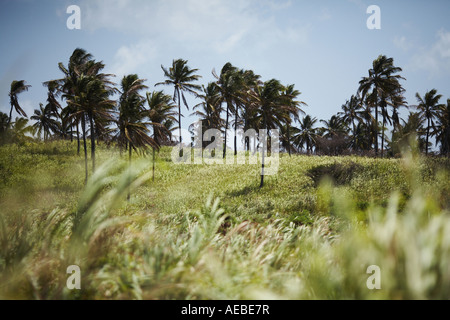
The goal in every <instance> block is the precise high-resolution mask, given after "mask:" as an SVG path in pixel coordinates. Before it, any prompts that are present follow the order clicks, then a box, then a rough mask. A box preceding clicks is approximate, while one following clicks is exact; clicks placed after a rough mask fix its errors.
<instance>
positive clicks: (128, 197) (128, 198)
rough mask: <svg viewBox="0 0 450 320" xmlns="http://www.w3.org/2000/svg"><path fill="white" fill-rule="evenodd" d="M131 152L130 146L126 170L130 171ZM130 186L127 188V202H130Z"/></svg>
mask: <svg viewBox="0 0 450 320" xmlns="http://www.w3.org/2000/svg"><path fill="white" fill-rule="evenodd" d="M131 152H132V148H131V144H130V147H129V148H128V170H129V171H130V170H131ZM130 197H131V195H130V186H128V194H127V201H130Z"/></svg>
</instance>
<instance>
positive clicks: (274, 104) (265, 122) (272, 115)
mask: <svg viewBox="0 0 450 320" xmlns="http://www.w3.org/2000/svg"><path fill="white" fill-rule="evenodd" d="M284 92H285V87H284V86H283V85H282V84H281V83H280V81H278V80H276V79H272V80H269V81H266V82H265V83H264V84H263V85H258V86H256V87H255V90H254V91H252V92H251V99H252V103H253V104H254V106H255V110H256V113H257V118H258V119H259V122H260V123H261V124H262V129H263V130H267V135H268V136H269V137H270V130H271V129H275V128H277V127H278V128H279V127H281V126H282V124H283V123H286V120H287V118H288V117H289V114H288V110H289V108H288V107H286V105H285V103H284V102H285V99H286V96H285V94H284ZM263 139H264V140H265V139H267V137H264V136H263ZM266 146H267V143H266V141H263V147H262V162H261V184H260V186H259V187H260V188H262V187H263V186H264V165H265V163H264V160H265V159H264V157H265V151H266Z"/></svg>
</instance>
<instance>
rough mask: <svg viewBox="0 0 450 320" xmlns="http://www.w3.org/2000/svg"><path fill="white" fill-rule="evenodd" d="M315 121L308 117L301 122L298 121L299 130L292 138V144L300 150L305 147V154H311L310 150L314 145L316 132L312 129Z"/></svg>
mask: <svg viewBox="0 0 450 320" xmlns="http://www.w3.org/2000/svg"><path fill="white" fill-rule="evenodd" d="M316 122H317V119H316V118H312V117H311V116H310V115H306V116H305V117H304V118H303V120H301V121H300V130H299V132H298V133H297V134H295V135H294V136H293V140H294V144H295V145H296V146H298V147H299V148H300V149H303V147H304V146H305V145H306V152H307V153H308V154H311V153H312V149H313V147H314V146H315V144H316V139H317V130H316V129H315V128H314V125H315V124H316Z"/></svg>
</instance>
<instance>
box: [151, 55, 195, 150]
mask: <svg viewBox="0 0 450 320" xmlns="http://www.w3.org/2000/svg"><path fill="white" fill-rule="evenodd" d="M187 63H188V62H187V60H183V59H177V60H173V62H172V66H171V67H170V68H169V69H166V68H164V67H163V66H161V69H162V70H163V72H164V76H165V77H166V78H167V80H166V81H164V82H160V83H157V84H156V85H155V86H158V85H170V86H173V87H174V92H173V101H174V102H175V103H178V129H179V135H180V137H179V139H180V156H182V155H183V147H182V143H183V139H182V136H181V100H183V103H184V106H185V107H186V108H187V109H188V110H189V105H188V103H187V101H186V98H185V96H184V92H188V93H191V94H194V95H197V92H196V91H198V90H200V89H201V87H200V86H199V85H197V84H194V83H193V82H195V81H198V80H199V79H200V78H201V76H199V75H196V74H195V73H196V72H197V71H198V69H191V68H189V66H188V65H187Z"/></svg>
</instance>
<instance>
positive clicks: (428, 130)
mask: <svg viewBox="0 0 450 320" xmlns="http://www.w3.org/2000/svg"><path fill="white" fill-rule="evenodd" d="M429 136H430V118H428V126H427V145H426V146H425V155H427V156H428V138H429Z"/></svg>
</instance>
